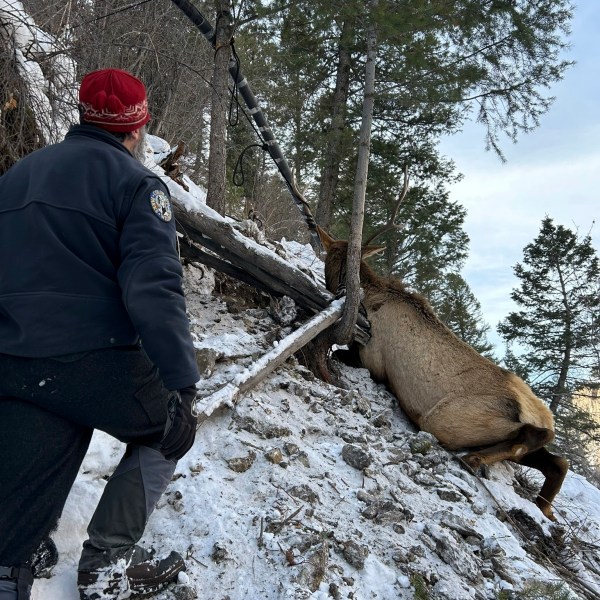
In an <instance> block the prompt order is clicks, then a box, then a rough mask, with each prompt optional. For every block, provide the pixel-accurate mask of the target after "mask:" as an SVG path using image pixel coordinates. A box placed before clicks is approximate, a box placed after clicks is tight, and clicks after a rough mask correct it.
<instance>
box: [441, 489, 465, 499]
mask: <svg viewBox="0 0 600 600" xmlns="http://www.w3.org/2000/svg"><path fill="white" fill-rule="evenodd" d="M436 492H437V495H438V496H439V497H440V498H441V499H442V500H446V501H447V502H462V501H463V500H464V499H465V497H464V496H463V495H462V494H461V493H460V492H457V491H456V490H451V489H448V488H439V489H437V490H436Z"/></svg>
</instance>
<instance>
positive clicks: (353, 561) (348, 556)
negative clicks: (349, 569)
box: [342, 540, 369, 570]
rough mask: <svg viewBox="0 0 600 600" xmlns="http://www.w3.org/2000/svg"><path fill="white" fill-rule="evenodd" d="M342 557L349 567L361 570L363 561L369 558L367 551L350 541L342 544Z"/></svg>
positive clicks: (365, 548)
mask: <svg viewBox="0 0 600 600" xmlns="http://www.w3.org/2000/svg"><path fill="white" fill-rule="evenodd" d="M342 556H343V557H344V559H345V560H346V562H347V563H348V564H349V565H351V566H353V567H354V568H355V569H358V570H361V569H363V568H364V566H365V559H366V558H367V556H369V549H368V548H367V547H366V546H361V545H360V544H357V543H356V542H354V541H352V540H350V541H348V542H345V543H344V544H343V549H342Z"/></svg>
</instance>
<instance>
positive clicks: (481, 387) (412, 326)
mask: <svg viewBox="0 0 600 600" xmlns="http://www.w3.org/2000/svg"><path fill="white" fill-rule="evenodd" d="M319 236H320V238H321V242H322V243H323V246H324V248H325V250H326V253H327V255H326V258H325V282H326V286H327V289H328V290H329V291H331V292H334V293H335V292H336V290H337V289H338V287H339V286H340V284H343V283H344V280H345V273H346V257H347V249H348V242H346V241H340V240H334V239H333V238H332V237H331V236H329V234H327V232H325V231H324V230H323V229H321V228H319ZM381 249H382V248H381V247H379V246H377V247H373V246H366V247H364V248H363V250H362V258H363V259H365V258H367V257H368V256H372V255H373V254H375V253H376V252H379V251H380V250H381ZM360 283H361V287H362V288H363V291H364V299H363V306H364V308H365V310H366V312H367V318H368V320H369V321H370V323H371V339H370V341H369V342H368V343H367V344H366V345H365V346H359V345H358V344H355V346H354V348H352V350H353V351H355V350H358V355H359V358H360V363H361V364H362V366H364V367H365V368H366V369H368V370H369V371H370V373H371V375H372V377H373V378H374V379H375V380H377V381H380V382H383V383H385V384H386V385H387V386H388V387H389V388H390V389H391V391H392V392H393V394H394V395H395V396H396V398H397V399H398V402H399V403H400V407H401V408H402V409H403V410H404V412H406V414H407V415H408V417H409V418H410V419H411V420H412V421H413V423H414V424H415V425H416V426H417V427H419V428H420V429H422V430H423V431H427V432H429V433H432V434H433V435H434V436H435V437H436V438H437V439H438V440H439V441H440V443H441V444H442V445H443V446H444V447H446V448H448V449H449V450H457V449H462V448H465V449H467V448H468V449H472V451H471V452H469V453H468V454H467V455H466V456H464V457H462V458H463V460H464V461H465V462H466V463H467V465H468V466H469V467H470V468H472V469H473V470H477V469H478V468H479V467H481V466H482V465H490V464H492V463H495V462H498V461H501V460H510V461H513V462H515V463H519V464H521V465H525V466H528V467H533V468H534V469H537V470H539V471H541V472H542V474H543V475H544V477H545V481H544V483H543V485H542V488H541V490H540V493H539V495H538V496H537V498H536V504H537V506H538V507H539V508H540V510H541V511H542V513H543V514H544V515H545V516H546V517H547V518H548V519H550V520H552V521H555V520H556V517H555V516H554V514H553V512H552V506H551V504H552V501H553V500H554V498H555V497H556V495H557V494H558V492H559V490H560V487H561V485H562V482H563V480H564V478H565V476H566V474H567V470H568V468H569V463H568V462H567V461H566V460H565V459H564V458H561V457H559V456H556V455H554V454H551V453H550V452H549V451H548V450H547V449H546V448H545V447H544V446H545V445H546V444H548V443H549V442H551V441H552V440H553V439H554V419H553V416H552V413H551V412H550V410H549V409H548V408H547V407H546V405H545V404H544V403H543V402H542V401H541V400H540V399H539V398H538V397H537V396H535V394H534V393H533V392H532V391H531V389H530V388H529V386H528V385H527V384H526V383H525V382H524V381H523V380H522V379H520V378H519V377H517V376H516V375H514V374H513V373H511V372H509V371H507V370H506V369H503V368H501V367H499V366H498V365H496V364H494V363H493V362H492V361H491V360H488V359H487V358H485V357H483V356H481V355H480V354H478V353H477V352H476V351H475V350H474V349H473V348H471V347H470V346H469V345H468V344H466V343H464V342H463V341H462V340H460V339H459V338H458V337H457V336H456V335H454V333H453V332H452V331H451V330H450V329H449V328H448V327H446V325H444V324H443V323H442V322H441V321H440V320H439V319H438V317H437V316H436V314H435V313H434V311H433V309H432V308H431V306H430V304H429V303H428V302H427V300H426V299H425V298H424V297H422V296H420V295H418V294H416V293H413V292H411V291H410V290H408V289H407V288H406V286H405V285H404V284H403V283H402V282H401V281H400V280H399V279H397V278H393V277H388V278H384V277H380V276H379V275H377V274H376V273H375V272H374V271H373V270H372V269H371V268H370V267H369V266H368V265H367V264H366V263H365V262H364V260H362V261H361V265H360Z"/></svg>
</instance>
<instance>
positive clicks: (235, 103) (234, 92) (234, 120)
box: [227, 38, 240, 127]
mask: <svg viewBox="0 0 600 600" xmlns="http://www.w3.org/2000/svg"><path fill="white" fill-rule="evenodd" d="M231 53H232V55H233V59H234V60H235V77H234V79H233V87H232V88H231V99H230V101H229V114H228V115H227V119H228V121H229V125H230V126H231V127H237V126H238V124H239V122H240V101H239V98H238V92H239V88H238V84H237V80H238V76H239V74H240V58H239V56H238V55H237V52H236V51H235V46H234V44H233V38H231ZM234 110H235V116H234V115H233V112H234Z"/></svg>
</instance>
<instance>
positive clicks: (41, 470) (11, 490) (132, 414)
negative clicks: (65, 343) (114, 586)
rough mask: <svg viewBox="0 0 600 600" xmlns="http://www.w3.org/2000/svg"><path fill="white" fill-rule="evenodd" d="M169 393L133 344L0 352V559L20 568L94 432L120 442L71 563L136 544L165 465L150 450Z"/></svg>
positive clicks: (162, 483) (169, 468)
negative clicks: (55, 353) (54, 352)
mask: <svg viewBox="0 0 600 600" xmlns="http://www.w3.org/2000/svg"><path fill="white" fill-rule="evenodd" d="M169 394H170V392H169V391H168V390H166V388H165V387H164V385H163V384H162V381H161V379H160V378H159V376H158V372H157V370H156V368H155V367H154V366H153V365H152V363H151V362H150V360H149V359H148V357H147V356H146V354H145V352H144V351H143V350H141V349H139V348H137V347H128V348H116V349H107V350H100V351H94V352H87V353H82V354H78V355H70V356H66V357H60V358H52V359H50V358H44V359H40V358H21V357H15V356H7V355H4V354H0V566H7V567H27V566H28V564H29V562H30V560H31V557H32V554H33V553H34V551H35V550H36V548H37V547H38V545H39V544H40V542H41V541H42V540H43V539H44V538H45V537H47V536H48V534H49V533H50V532H51V531H52V529H53V528H54V527H55V526H56V524H57V521H58V519H59V517H60V515H61V512H62V509H63V506H64V504H65V501H66V499H67V496H68V494H69V491H70V489H71V486H72V484H73V481H74V480H75V477H76V476H77V473H78V470H79V467H80V465H81V462H82V460H83V458H84V456H85V453H86V451H87V448H88V445H89V442H90V439H91V435H92V431H93V430H94V429H101V430H102V431H105V432H106V433H108V434H110V435H112V436H114V437H115V438H117V439H119V440H121V441H122V442H125V443H127V444H128V446H127V450H126V452H125V456H124V457H123V459H122V460H121V463H120V464H119V466H118V467H117V470H116V471H115V473H114V474H113V476H112V477H111V479H110V480H109V482H108V483H107V485H106V488H105V490H104V493H103V495H102V498H101V500H100V503H99V504H98V508H97V509H96V512H95V514H94V516H93V518H92V521H91V522H90V526H89V528H88V535H89V540H87V541H86V542H85V543H84V551H83V554H82V559H81V563H80V568H81V569H95V568H101V567H102V566H105V565H106V564H108V563H109V562H110V561H111V560H113V559H114V558H115V557H116V556H119V555H120V554H123V553H124V552H126V551H127V550H128V549H129V548H130V547H131V546H132V545H133V544H134V543H135V542H137V540H138V539H139V538H140V537H141V535H142V533H143V531H144V527H145V525H146V521H147V519H148V516H149V515H150V513H151V512H152V510H153V509H154V506H155V505H156V502H157V501H158V499H159V497H160V495H161V494H162V493H163V491H164V490H165V488H166V486H167V485H168V483H169V481H170V479H171V475H172V474H173V470H174V468H175V463H174V462H172V461H169V460H167V459H166V458H164V456H163V455H162V454H161V453H160V452H159V451H158V450H156V448H157V447H158V443H159V442H160V440H161V438H162V436H163V432H164V428H165V423H166V417H167V409H166V406H167V401H168V398H169Z"/></svg>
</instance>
